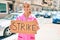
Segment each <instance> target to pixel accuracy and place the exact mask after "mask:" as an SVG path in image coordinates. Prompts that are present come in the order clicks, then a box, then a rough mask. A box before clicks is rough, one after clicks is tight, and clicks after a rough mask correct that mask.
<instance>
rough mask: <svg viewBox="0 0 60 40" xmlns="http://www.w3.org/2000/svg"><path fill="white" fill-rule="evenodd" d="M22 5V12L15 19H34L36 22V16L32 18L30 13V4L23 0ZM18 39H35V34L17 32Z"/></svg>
mask: <svg viewBox="0 0 60 40" xmlns="http://www.w3.org/2000/svg"><path fill="white" fill-rule="evenodd" d="M23 6H24V14H23V15H21V16H19V17H17V20H22V21H33V20H35V21H36V23H37V20H36V18H34V17H33V16H32V15H30V14H31V9H30V4H28V3H27V2H25V3H24V4H23ZM18 40H35V34H21V33H19V34H18Z"/></svg>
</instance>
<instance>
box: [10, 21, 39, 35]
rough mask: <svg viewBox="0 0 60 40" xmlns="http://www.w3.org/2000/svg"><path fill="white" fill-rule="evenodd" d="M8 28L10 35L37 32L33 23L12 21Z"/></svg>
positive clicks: (36, 27)
mask: <svg viewBox="0 0 60 40" xmlns="http://www.w3.org/2000/svg"><path fill="white" fill-rule="evenodd" d="M9 28H10V31H11V32H12V33H24V34H25V33H26V34H35V33H36V32H37V30H38V25H37V23H36V22H35V21H30V22H27V21H20V20H13V21H11V25H10V27H9Z"/></svg>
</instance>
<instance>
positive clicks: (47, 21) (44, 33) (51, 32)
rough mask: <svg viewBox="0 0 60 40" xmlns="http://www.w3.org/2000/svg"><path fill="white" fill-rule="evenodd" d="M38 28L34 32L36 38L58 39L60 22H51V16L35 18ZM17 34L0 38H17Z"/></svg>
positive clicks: (13, 39)
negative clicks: (35, 32)
mask: <svg viewBox="0 0 60 40" xmlns="http://www.w3.org/2000/svg"><path fill="white" fill-rule="evenodd" d="M37 20H38V23H39V27H40V30H38V32H37V34H36V36H35V37H36V40H60V24H53V23H52V18H43V17H40V18H37ZM17 36H18V34H14V35H12V36H10V37H7V38H4V39H2V40H17Z"/></svg>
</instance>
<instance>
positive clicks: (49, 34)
mask: <svg viewBox="0 0 60 40" xmlns="http://www.w3.org/2000/svg"><path fill="white" fill-rule="evenodd" d="M24 1H27V2H29V3H30V4H31V12H32V15H33V16H35V17H36V19H37V22H38V24H39V27H40V30H38V32H37V34H36V36H37V37H36V40H60V0H0V40H9V39H10V40H15V37H17V34H14V33H11V32H10V29H9V25H10V23H11V20H16V17H18V16H20V15H22V14H23V12H24V11H23V3H24ZM11 38H12V39H11Z"/></svg>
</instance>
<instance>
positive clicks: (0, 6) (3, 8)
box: [0, 3, 6, 13]
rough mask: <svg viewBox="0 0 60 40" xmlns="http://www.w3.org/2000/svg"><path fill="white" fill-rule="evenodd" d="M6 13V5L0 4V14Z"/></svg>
mask: <svg viewBox="0 0 60 40" xmlns="http://www.w3.org/2000/svg"><path fill="white" fill-rule="evenodd" d="M5 12H6V4H4V3H0V13H5Z"/></svg>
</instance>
